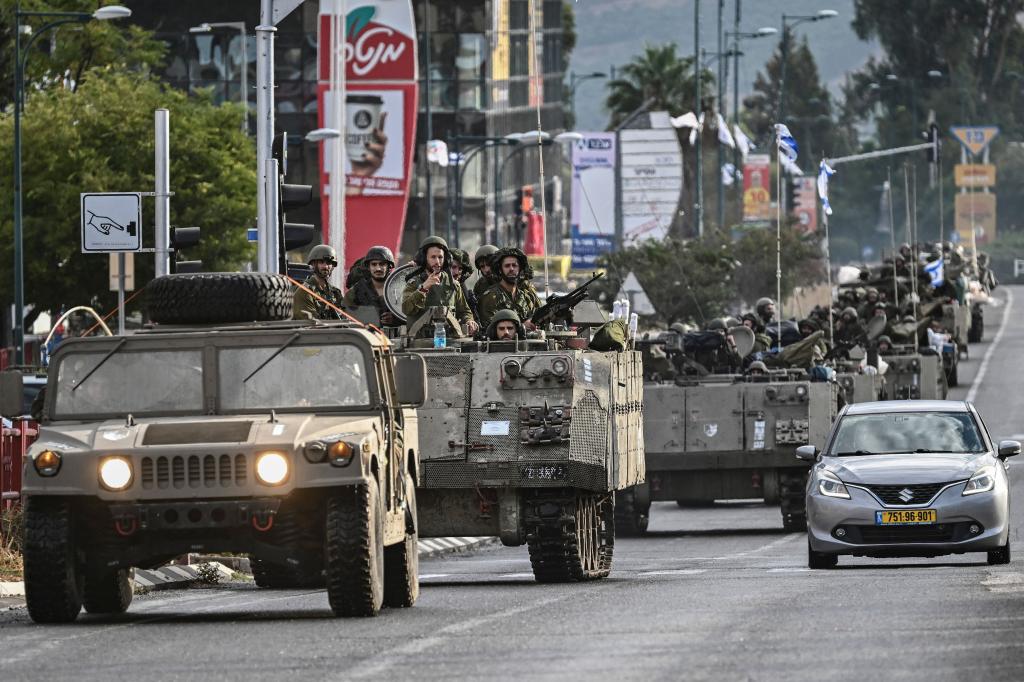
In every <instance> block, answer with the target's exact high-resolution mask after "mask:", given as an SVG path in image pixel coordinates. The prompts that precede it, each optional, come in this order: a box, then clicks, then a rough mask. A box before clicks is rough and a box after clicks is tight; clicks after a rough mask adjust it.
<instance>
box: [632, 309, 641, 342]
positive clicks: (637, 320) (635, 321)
mask: <svg viewBox="0 0 1024 682" xmlns="http://www.w3.org/2000/svg"><path fill="white" fill-rule="evenodd" d="M639 324H640V316H639V315H637V314H636V313H630V314H629V338H631V339H635V338H636V329H637V327H638V326H639Z"/></svg>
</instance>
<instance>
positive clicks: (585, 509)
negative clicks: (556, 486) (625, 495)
mask: <svg viewBox="0 0 1024 682" xmlns="http://www.w3.org/2000/svg"><path fill="white" fill-rule="evenodd" d="M526 508H527V512H526V526H527V532H526V543H527V545H528V546H529V549H530V564H531V565H532V566H533V575H534V578H535V579H536V580H537V582H542V583H561V582H573V581H579V580H593V579H595V578H604V577H605V576H607V575H608V573H609V572H611V567H612V552H613V550H614V547H615V505H614V502H613V498H612V495H611V494H608V493H605V494H592V493H585V492H581V491H571V490H570V491H537V494H536V495H535V496H534V497H533V498H532V499H529V500H527V502H526Z"/></svg>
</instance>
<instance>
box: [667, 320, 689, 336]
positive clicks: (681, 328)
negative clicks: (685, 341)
mask: <svg viewBox="0 0 1024 682" xmlns="http://www.w3.org/2000/svg"><path fill="white" fill-rule="evenodd" d="M668 328H669V329H671V330H672V331H674V332H677V333H679V334H688V333H689V332H690V325H688V324H683V323H682V322H673V323H672V324H670V325H669V326H668Z"/></svg>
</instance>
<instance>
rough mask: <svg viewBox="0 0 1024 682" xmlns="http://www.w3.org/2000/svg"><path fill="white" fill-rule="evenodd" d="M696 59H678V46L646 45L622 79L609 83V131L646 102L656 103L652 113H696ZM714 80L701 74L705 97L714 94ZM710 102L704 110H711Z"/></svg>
mask: <svg viewBox="0 0 1024 682" xmlns="http://www.w3.org/2000/svg"><path fill="white" fill-rule="evenodd" d="M693 65H694V59H693V57H679V55H677V54H676V44H675V43H666V44H664V45H647V46H645V47H644V52H643V54H641V55H638V56H636V57H634V58H633V61H631V62H630V63H629V64H626V65H625V66H624V67H622V69H621V70H620V72H619V73H620V74H621V75H620V76H619V77H618V78H616V79H614V80H612V81H610V82H609V83H608V90H609V92H608V97H607V98H606V99H605V107H606V108H607V109H608V111H609V112H611V123H610V125H609V128H614V127H615V126H617V125H618V124H619V123H621V122H622V121H623V120H624V119H625V118H626V117H627V116H629V115H630V114H631V113H632V112H634V111H636V109H638V108H639V107H640V106H641V105H642V104H643V103H644V102H646V101H647V100H649V99H652V98H653V99H654V101H653V103H652V104H651V106H650V107H649V109H650V110H651V111H668V112H669V113H670V114H672V115H673V116H678V115H680V114H683V113H686V112H687V111H692V110H693V104H694V102H693V99H694V80H693V70H694V69H693ZM713 82H714V78H713V76H712V75H711V73H710V72H709V71H707V70H704V71H703V73H702V74H701V85H702V94H703V93H704V92H707V93H709V94H710V93H712V92H713V89H712V87H711V84H712V83H713ZM711 102H712V100H711V98H710V97H704V98H702V109H703V110H706V109H708V108H710V106H711Z"/></svg>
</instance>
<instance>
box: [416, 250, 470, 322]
mask: <svg viewBox="0 0 1024 682" xmlns="http://www.w3.org/2000/svg"><path fill="white" fill-rule="evenodd" d="M413 261H414V262H415V263H416V265H417V266H418V267H417V268H416V269H415V270H414V271H413V272H412V274H411V275H409V277H408V278H407V279H406V280H405V281H406V285H405V291H403V292H402V312H403V313H405V315H406V317H407V318H408V319H409V322H410V323H412V322H413V321H415V319H416V318H418V317H419V316H421V315H422V314H423V313H424V312H426V310H427V308H429V307H431V306H442V307H444V308H447V309H448V310H449V311H450V312H451V314H453V315H454V316H455V319H456V320H458V321H459V324H461V325H462V327H463V331H464V332H465V333H466V334H468V335H470V336H472V335H474V334H476V332H477V330H478V329H479V326H478V325H477V323H476V320H475V319H474V318H473V312H472V311H471V310H470V309H469V304H468V303H466V297H465V296H464V295H463V293H462V287H460V286H458V285H457V283H456V282H454V281H453V280H452V275H451V264H452V254H451V251H450V250H449V249H448V242H446V241H445V240H443V239H441V238H440V237H427V238H426V239H424V240H423V243H422V244H420V248H419V251H417V252H416V258H414V259H413ZM448 331H449V333H451V332H453V331H454V330H448ZM428 332H429V333H430V334H433V329H429V330H428V329H426V328H425V327H424V333H425V334H426V333H428Z"/></svg>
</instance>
